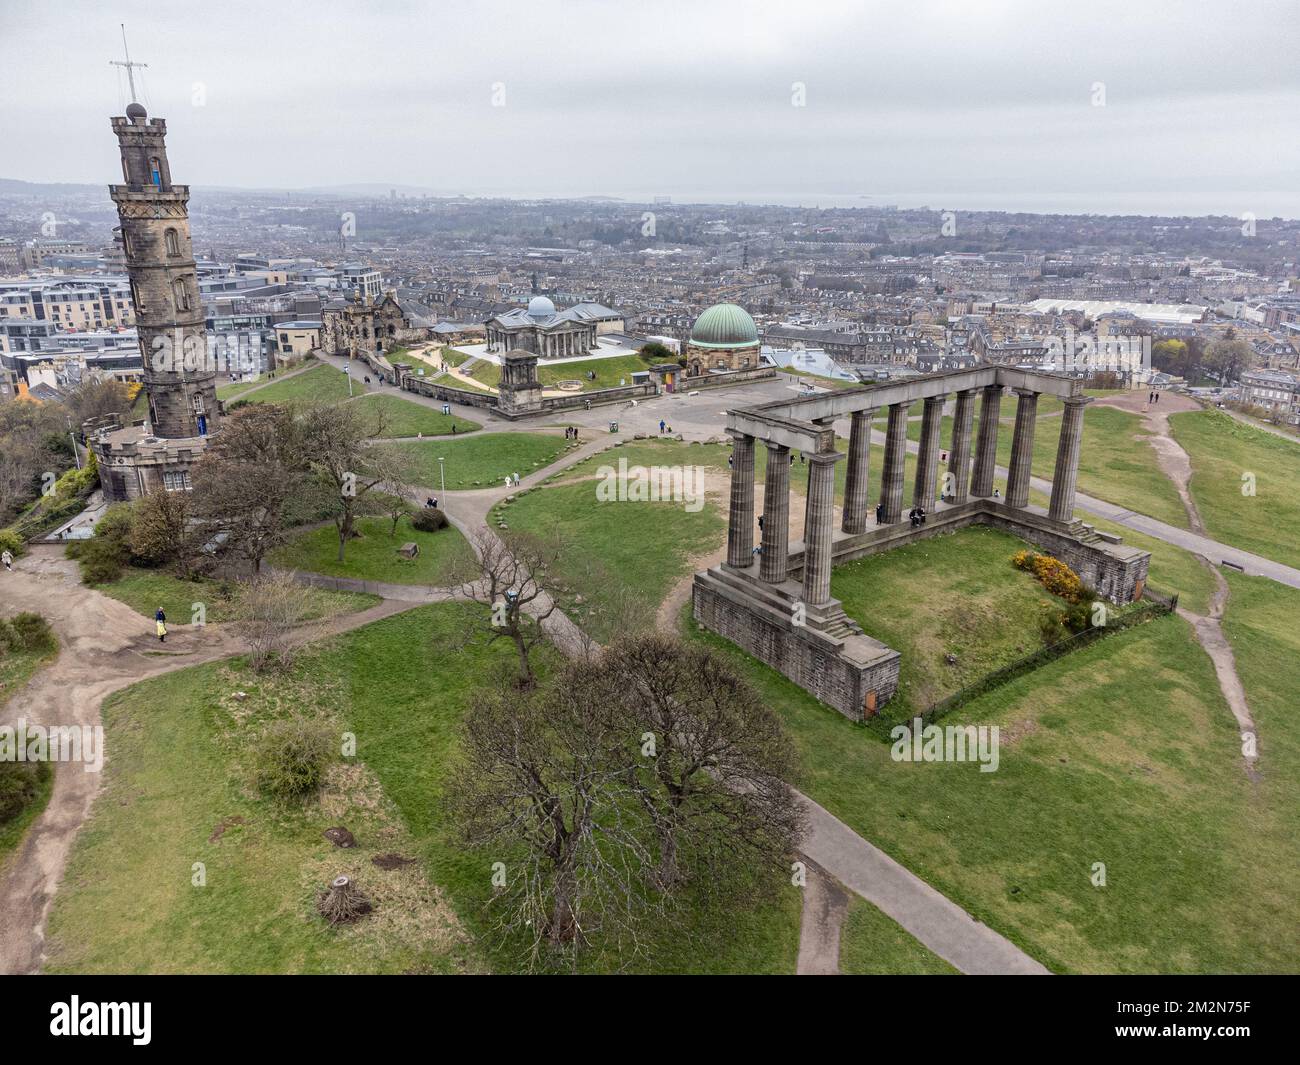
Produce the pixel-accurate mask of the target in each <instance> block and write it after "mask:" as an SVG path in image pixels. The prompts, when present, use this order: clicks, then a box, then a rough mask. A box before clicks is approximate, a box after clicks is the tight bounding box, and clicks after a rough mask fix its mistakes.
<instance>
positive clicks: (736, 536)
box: [727, 432, 754, 568]
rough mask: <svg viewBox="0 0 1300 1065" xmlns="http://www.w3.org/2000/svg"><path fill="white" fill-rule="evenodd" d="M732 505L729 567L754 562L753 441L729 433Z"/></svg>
mask: <svg viewBox="0 0 1300 1065" xmlns="http://www.w3.org/2000/svg"><path fill="white" fill-rule="evenodd" d="M730 435H731V440H732V446H731V506H730V508H729V512H728V514H727V565H728V566H732V567H736V568H739V567H743V566H748V565H749V564H750V563H752V562H753V561H754V557H753V556H754V438H753V437H752V436H749V435H748V434H746V433H736V432H733V433H731V434H730Z"/></svg>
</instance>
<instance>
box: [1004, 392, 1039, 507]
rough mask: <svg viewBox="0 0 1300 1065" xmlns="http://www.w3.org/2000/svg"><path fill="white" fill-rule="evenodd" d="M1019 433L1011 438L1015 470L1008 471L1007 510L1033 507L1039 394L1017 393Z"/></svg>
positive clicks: (1012, 463)
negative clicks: (1031, 475)
mask: <svg viewBox="0 0 1300 1065" xmlns="http://www.w3.org/2000/svg"><path fill="white" fill-rule="evenodd" d="M1015 391H1016V398H1017V402H1016V431H1015V434H1014V435H1013V436H1012V438H1011V466H1010V467H1009V468H1008V470H1007V506H1009V507H1027V506H1029V473H1030V470H1031V468H1032V467H1033V463H1034V425H1035V423H1036V422H1037V420H1038V393H1037V392H1034V391H1032V390H1030V389H1028V388H1017V389H1016V390H1015Z"/></svg>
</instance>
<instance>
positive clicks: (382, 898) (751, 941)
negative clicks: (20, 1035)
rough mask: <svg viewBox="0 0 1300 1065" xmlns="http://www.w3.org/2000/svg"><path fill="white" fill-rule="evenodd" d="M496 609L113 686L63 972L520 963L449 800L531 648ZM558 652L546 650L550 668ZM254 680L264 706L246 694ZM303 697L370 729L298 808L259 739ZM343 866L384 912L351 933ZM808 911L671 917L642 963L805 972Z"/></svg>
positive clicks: (501, 967) (635, 964)
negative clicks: (340, 841) (465, 727)
mask: <svg viewBox="0 0 1300 1065" xmlns="http://www.w3.org/2000/svg"><path fill="white" fill-rule="evenodd" d="M481 621H482V610H481V608H478V607H475V606H472V605H469V604H463V603H458V604H438V605H435V606H431V607H424V608H420V609H416V610H412V611H409V612H407V613H404V614H401V615H397V616H394V617H392V618H388V619H385V620H384V621H381V622H377V623H375V624H373V625H370V626H367V627H365V628H363V629H360V630H357V631H356V632H353V633H348V634H345V635H343V636H340V637H337V638H335V639H332V640H330V641H327V642H325V643H323V644H321V645H320V646H319V647H318V649H317V650H316V652H315V653H313V654H310V655H308V656H306V657H304V658H303V659H302V660H300V662H299V664H298V666H297V667H296V668H295V670H294V672H293V674H292V675H291V676H290V677H288V678H272V679H265V678H257V677H254V676H251V675H250V674H248V673H247V672H246V671H245V670H244V669H243V667H242V666H240V665H238V664H234V665H220V664H214V665H210V666H200V667H196V668H193V669H188V670H183V671H180V672H177V673H174V674H170V675H167V676H165V677H161V678H158V679H156V680H153V681H147V682H144V683H142V684H138V685H136V686H135V687H133V688H130V689H127V690H126V691H125V692H122V693H119V694H118V695H117V696H114V697H113V698H111V699H110V700H109V702H108V704H107V705H106V708H105V727H106V730H107V736H108V738H107V742H108V743H109V744H111V745H112V749H113V750H114V752H115V755H114V758H113V759H112V760H111V761H110V762H109V763H108V765H107V767H106V771H105V781H104V793H103V795H102V796H101V801H100V802H98V803H97V804H96V806H95V808H94V811H93V812H92V815H91V819H90V822H89V823H88V824H87V825H86V827H85V828H83V830H82V831H81V833H80V834H79V835H78V837H77V842H76V844H75V848H74V853H73V856H72V859H71V861H70V864H69V868H68V873H67V876H66V877H65V880H64V884H63V887H62V889H61V891H60V893H59V895H58V898H57V899H56V902H55V907H54V912H53V914H52V915H51V920H50V926H49V933H50V934H49V945H50V949H51V963H50V965H49V968H50V969H51V970H52V971H55V972H78V973H95V972H216V973H224V972H257V973H263V972H304V973H313V972H410V971H415V972H458V971H481V970H483V969H485V968H488V969H494V970H498V971H509V970H511V969H512V968H514V967H515V966H516V963H517V957H518V955H517V945H503V944H500V943H498V942H497V941H496V940H495V939H494V938H493V937H492V936H491V935H490V933H489V925H488V922H487V918H486V916H485V914H484V909H483V907H484V905H485V904H486V902H487V901H488V899H489V898H490V896H491V893H492V887H491V872H492V870H491V860H490V855H485V854H482V853H474V854H469V853H466V852H464V851H462V850H459V849H458V848H457V846H456V843H455V837H454V833H453V831H452V829H451V827H450V825H449V824H448V823H447V821H446V818H445V817H444V815H443V812H442V795H443V790H442V789H443V786H444V780H445V774H446V769H447V765H448V758H449V756H450V755H451V753H452V751H453V750H454V747H455V744H456V742H457V730H458V728H459V723H460V720H461V718H462V716H463V715H464V713H465V711H466V709H467V708H468V706H469V705H470V702H471V700H472V699H473V698H474V694H475V692H476V691H477V690H478V688H479V686H480V685H482V684H487V683H491V678H493V677H496V676H500V675H502V674H503V673H505V672H508V670H509V669H510V662H511V656H512V655H513V650H512V649H511V648H510V647H509V646H508V645H507V644H506V643H505V642H503V641H499V642H497V643H495V644H491V645H488V644H486V643H484V642H483V641H482V640H481V638H471V637H470V634H471V633H473V632H474V630H475V629H476V628H477V626H478V624H479V623H480V622H481ZM551 654H552V652H550V651H549V650H547V649H546V648H543V649H541V651H540V652H539V663H538V664H539V666H540V667H541V668H542V669H543V671H545V669H546V668H547V666H548V663H549V662H550V661H551V660H552V659H551ZM236 690H239V691H244V692H247V693H248V698H247V699H245V700H243V701H236V700H234V699H233V698H232V697H231V693H232V692H234V691H236ZM290 708H292V709H293V710H295V711H297V712H300V713H304V714H308V715H310V716H312V717H316V718H319V719H320V720H322V721H325V722H327V723H328V724H329V725H330V727H331V728H337V729H338V730H340V731H343V730H346V731H349V732H352V733H353V734H354V735H355V736H356V737H357V753H356V758H355V759H352V760H350V761H348V762H346V763H340V764H339V765H337V766H336V767H335V768H334V769H332V770H331V772H330V774H329V777H328V778H327V785H326V788H325V790H324V793H323V795H322V797H321V800H320V801H319V803H309V804H307V805H305V806H303V807H295V808H285V807H282V806H280V805H277V804H274V803H272V802H270V801H269V800H266V799H263V798H261V797H260V796H259V795H258V793H257V792H256V791H255V790H254V789H253V788H252V787H251V786H250V783H249V766H248V753H247V752H248V749H249V745H250V738H251V737H252V736H254V735H256V734H257V733H258V732H259V731H260V729H261V728H263V727H264V725H265V723H266V722H268V721H269V720H271V719H274V718H277V717H281V716H283V715H285V714H286V713H288V712H290ZM339 824H342V825H346V826H347V827H348V828H349V829H350V830H351V831H352V832H353V833H354V834H355V836H356V837H357V843H358V846H357V848H355V849H352V850H346V851H340V850H336V849H334V848H333V847H332V846H331V845H330V844H329V843H327V842H326V841H325V840H324V839H322V838H321V832H322V831H323V830H324V829H325V828H326V827H329V826H331V825H339ZM223 825H224V826H225V828H224V830H223V831H222V832H221V833H220V834H219V837H218V833H217V831H216V829H217V828H218V827H219V826H223ZM214 837H218V838H214ZM387 852H397V853H400V854H402V855H404V856H406V857H409V858H414V859H416V862H415V864H413V865H410V866H407V867H405V868H404V869H400V870H393V871H388V872H384V871H380V870H378V869H377V868H375V867H374V866H373V865H372V864H371V863H370V861H369V859H370V858H371V856H373V855H375V854H379V853H387ZM195 862H203V863H204V865H205V868H206V878H207V886H206V887H203V888H198V887H193V886H192V885H191V878H192V876H193V875H194V873H193V863H195ZM340 872H348V873H350V874H352V875H354V876H355V877H356V878H357V882H358V883H359V884H360V885H361V886H362V888H363V890H365V891H366V892H367V893H368V894H369V895H370V897H371V898H372V899H373V900H374V901H375V904H376V911H375V914H374V915H373V916H371V917H369V918H367V919H365V920H363V921H361V922H359V923H358V924H357V925H355V926H352V927H351V928H348V929H345V930H340V931H333V930H330V929H328V928H327V927H326V926H325V925H324V923H323V922H322V921H321V920H320V919H319V918H317V917H316V915H315V913H314V909H313V901H314V895H315V892H316V891H317V890H318V889H319V888H320V887H322V886H323V885H324V883H325V882H326V881H327V880H328V879H329V878H330V877H332V876H335V875H337V874H338V873H340ZM782 879H783V880H788V875H787V876H784V877H783V878H782ZM778 890H779V889H778ZM799 906H800V898H799V892H798V890H797V889H795V888H793V887H787V888H786V889H785V890H784V891H783V892H780V893H779V894H777V895H776V896H775V898H774V899H773V900H772V901H770V902H766V903H763V904H760V905H756V906H752V907H744V906H741V907H735V906H732V907H728V908H726V909H725V910H723V909H721V908H719V907H712V908H705V907H702V906H699V905H691V906H690V907H689V908H688V910H687V912H686V914H685V916H684V924H683V925H681V926H669V925H663V926H660V927H659V928H658V929H657V930H656V927H655V926H653V925H651V926H650V928H649V929H648V931H649V944H648V945H649V948H650V951H651V954H650V957H649V958H648V959H645V958H643V959H639V960H632V964H631V968H632V969H634V970H636V969H641V970H652V971H656V972H760V973H762V972H783V973H790V972H793V970H794V959H795V954H796V952H797V948H798V929H799ZM626 960H628V959H619V958H618V957H616V956H613V955H610V954H601V953H600V952H599V951H597V952H596V953H593V954H591V955H589V956H588V957H586V958H585V959H584V967H585V968H589V969H591V970H592V971H608V970H613V969H615V968H618V967H619V966H620V963H621V962H622V961H626Z"/></svg>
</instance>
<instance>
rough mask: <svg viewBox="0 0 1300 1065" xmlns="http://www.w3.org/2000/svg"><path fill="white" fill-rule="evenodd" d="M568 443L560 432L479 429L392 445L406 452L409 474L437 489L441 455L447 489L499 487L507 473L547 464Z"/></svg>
mask: <svg viewBox="0 0 1300 1065" xmlns="http://www.w3.org/2000/svg"><path fill="white" fill-rule="evenodd" d="M568 445H569V441H567V440H565V439H564V436H563V434H561V433H556V434H554V435H550V434H543V433H482V434H479V435H477V436H470V437H466V438H465V439H464V440H438V441H431V442H429V443H424V442H423V441H418V440H408V441H404V442H402V443H399V444H394V445H393V449H394V450H395V451H397V452H399V453H402V454H404V455H406V457H407V458H408V459H409V461H410V464H411V467H412V477H413V478H414V479H415V481H416V482H417V483H418V484H420V485H421V486H422V487H425V488H433V489H441V481H440V477H439V469H438V458H439V457H440V456H441V457H442V458H443V459H445V460H446V462H445V463H444V466H445V469H446V474H447V491H449V492H450V491H455V490H456V489H461V488H468V489H473V488H483V487H494V486H496V487H499V486H501V485H503V484H504V483H505V478H506V475H507V474H511V475H513V474H516V473H517V474H519V476H520V477H527V476H528V475H529V474H530V473H533V472H534V471H535V470H538V469H541V468H542V467H544V466H549V465H550V464H551V463H552V462H554V461H555V460H556V459H557V458H559V456H560V455H561V454H562V453H563V452H564V450H565V449H566V448H567V447H568Z"/></svg>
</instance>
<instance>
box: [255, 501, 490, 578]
mask: <svg viewBox="0 0 1300 1065" xmlns="http://www.w3.org/2000/svg"><path fill="white" fill-rule="evenodd" d="M356 528H357V531H358V532H359V533H361V536H360V538H359V539H356V540H351V541H349V543H348V544H347V546H346V548H345V549H344V552H343V561H342V563H340V562H339V561H338V550H339V540H338V530H337V529H336V527H335V525H334V523H333V522H330V523H328V524H326V525H322V526H320V527H318V528H315V529H308V530H307V531H305V532H303V533H300V534H299V535H298V536H296V537H295V538H294V539H293V540H291V541H290V542H289V543H287V544H285V545H284V546H283V547H281V548H279V549H278V550H277V551H276V552H275V553H274V554H273V555H272V556H271V558H270V562H271V564H272V565H274V566H277V567H279V568H281V569H294V570H304V571H306V572H308V573H323V574H326V575H327V576H330V577H351V578H353V579H355V580H363V581H385V582H388V583H390V584H427V585H433V586H435V587H441V586H442V585H444V584H446V583H447V582H448V580H450V579H451V576H452V573H453V572H454V571H455V570H456V569H457V567H460V566H463V565H465V564H467V563H468V562H469V561H470V560H471V559H472V558H473V552H472V551H471V549H470V546H469V542H468V541H467V540H466V539H465V537H463V536H462V535H461V534H460V530H458V529H456V528H455V527H454V526H450V525H449V526H448V527H447V528H445V529H441V530H439V531H438V532H436V533H426V532H420V531H419V530H418V529H415V528H413V527H412V526H411V521H410V519H409V518H402V519H401V520H400V521H399V522H398V525H397V533H396V535H392V534H391V532H390V530H391V529H392V522H391V521H390V520H389V519H388V518H386V517H382V516H381V517H363V518H359V519H358V520H357V523H356ZM408 541H410V542H414V543H417V544H419V545H420V553H419V554H418V555H416V556H415V558H402V557H401V556H400V555H399V554H398V553H397V549H398V548H399V547H401V546H402V544H404V543H407V542H408Z"/></svg>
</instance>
